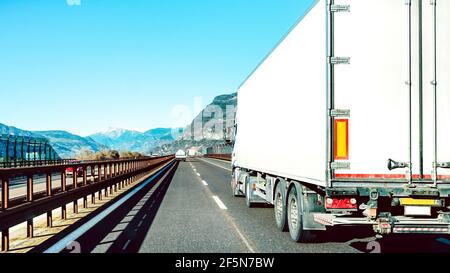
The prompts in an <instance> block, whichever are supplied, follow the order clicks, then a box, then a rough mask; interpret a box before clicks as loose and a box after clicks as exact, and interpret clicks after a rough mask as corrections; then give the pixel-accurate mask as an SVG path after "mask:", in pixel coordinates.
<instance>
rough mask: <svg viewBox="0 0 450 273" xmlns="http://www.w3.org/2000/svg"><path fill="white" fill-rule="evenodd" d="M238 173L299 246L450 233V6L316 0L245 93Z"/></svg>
mask: <svg viewBox="0 0 450 273" xmlns="http://www.w3.org/2000/svg"><path fill="white" fill-rule="evenodd" d="M232 167H233V175H232V182H231V186H232V191H233V194H234V195H236V196H238V195H245V196H246V200H247V205H248V206H252V204H254V203H258V202H265V203H269V204H273V205H274V212H275V222H276V225H277V226H278V228H279V229H280V230H284V231H287V230H289V232H290V235H291V237H292V239H293V240H294V241H298V242H301V241H308V240H311V239H312V238H314V237H315V236H312V235H313V234H315V233H320V232H325V231H326V230H327V228H328V227H331V226H343V227H345V226H372V227H373V229H374V232H375V233H376V234H378V235H386V234H391V233H421V234H422V233H430V234H447V235H448V234H449V228H450V206H449V205H450V200H449V194H450V1H449V0H431V1H430V0H426V1H425V0H424V1H422V0H406V1H405V0H377V1H373V0H318V1H316V2H315V4H314V5H313V6H312V7H311V8H310V10H309V11H308V12H307V13H306V14H305V15H304V17H303V18H302V19H301V20H299V22H298V23H297V24H296V25H295V26H294V27H293V28H292V29H291V31H290V32H289V34H288V35H286V37H285V38H284V39H283V40H282V41H281V42H280V43H279V44H278V45H277V47H276V48H275V49H274V50H273V51H272V52H271V53H270V54H269V55H268V56H267V57H266V58H265V60H264V61H263V62H262V63H261V64H260V65H259V66H258V67H257V68H256V69H255V70H254V72H253V73H252V74H251V75H250V76H249V77H248V78H247V79H246V80H245V82H244V83H243V84H242V85H241V86H240V87H239V90H238V105H237V113H236V128H235V146H234V151H233V157H232Z"/></svg>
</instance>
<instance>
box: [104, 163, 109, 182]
mask: <svg viewBox="0 0 450 273" xmlns="http://www.w3.org/2000/svg"><path fill="white" fill-rule="evenodd" d="M106 165H107V164H104V165H103V178H104V179H108V168H107V166H106Z"/></svg>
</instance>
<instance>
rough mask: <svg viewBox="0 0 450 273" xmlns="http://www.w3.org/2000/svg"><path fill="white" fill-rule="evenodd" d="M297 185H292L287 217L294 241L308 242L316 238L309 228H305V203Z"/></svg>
mask: <svg viewBox="0 0 450 273" xmlns="http://www.w3.org/2000/svg"><path fill="white" fill-rule="evenodd" d="M300 198H301V197H300V195H299V192H298V189H297V187H296V186H294V187H292V188H291V190H290V191H289V196H288V206H287V207H288V208H287V218H288V225H289V233H290V235H291V239H292V240H293V241H294V242H298V243H300V242H301V243H306V242H311V241H312V240H313V239H314V236H313V234H312V233H311V231H309V230H304V229H303V205H302V202H301V200H300Z"/></svg>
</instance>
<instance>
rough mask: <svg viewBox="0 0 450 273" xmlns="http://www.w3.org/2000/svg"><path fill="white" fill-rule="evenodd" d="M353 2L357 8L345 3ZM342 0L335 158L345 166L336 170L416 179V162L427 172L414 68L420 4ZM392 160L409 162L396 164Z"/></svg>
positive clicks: (337, 20)
mask: <svg viewBox="0 0 450 273" xmlns="http://www.w3.org/2000/svg"><path fill="white" fill-rule="evenodd" d="M413 2H416V1H413ZM348 4H350V9H349V11H348V10H346V9H345V8H344V7H345V5H348ZM334 5H335V6H334V9H337V10H340V11H335V12H332V14H333V16H332V17H334V19H333V18H332V17H331V16H330V19H331V20H333V24H332V25H333V30H332V31H333V32H334V39H333V41H332V44H334V48H333V49H334V55H333V56H334V60H330V62H334V63H335V64H334V65H333V67H334V75H333V76H334V109H336V110H338V111H337V113H338V114H336V113H334V114H333V115H335V116H336V117H334V126H333V128H332V131H331V134H332V136H331V137H332V139H333V140H334V141H333V142H332V145H333V147H332V150H333V154H334V156H333V157H334V158H332V161H334V163H341V164H334V163H333V165H332V166H333V168H336V169H334V171H333V172H332V173H333V176H334V178H335V179H344V180H348V179H357V180H374V179H376V180H382V179H389V180H399V181H403V180H405V181H408V179H409V177H410V174H411V172H410V169H409V167H408V166H409V164H410V162H411V163H412V169H413V172H418V170H419V149H420V147H419V127H418V122H417V120H418V115H419V103H418V95H419V93H418V92H417V90H418V80H417V79H418V69H412V67H418V46H417V44H418V43H417V41H418V28H416V27H413V26H417V17H418V16H417V14H418V10H417V4H414V3H413V4H412V5H411V6H409V5H405V0H355V1H349V0H336V1H334ZM347 57H349V58H350V61H349V63H346V60H347V59H346V58H347ZM411 90H412V92H411ZM410 92H411V93H410ZM410 94H411V95H410ZM447 98H448V97H447ZM339 110H344V111H339ZM345 110H349V111H350V115H346V114H345V113H347V111H345ZM339 113H340V114H339ZM343 113H344V114H343ZM411 117H412V120H413V122H412V123H410V118H411ZM343 146H344V147H343ZM388 159H393V160H395V161H398V162H403V163H405V165H404V167H405V168H397V169H394V170H392V171H390V170H388V167H387V162H388ZM345 163H349V164H350V165H349V166H348V165H347V164H345ZM400 166H401V164H400Z"/></svg>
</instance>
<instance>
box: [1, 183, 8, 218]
mask: <svg viewBox="0 0 450 273" xmlns="http://www.w3.org/2000/svg"><path fill="white" fill-rule="evenodd" d="M8 206H9V179H8V178H3V179H2V210H7V209H8Z"/></svg>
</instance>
